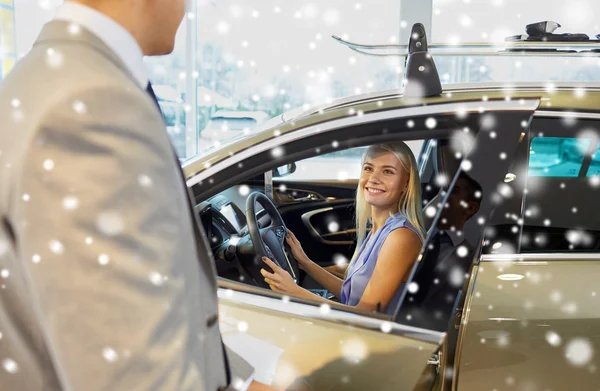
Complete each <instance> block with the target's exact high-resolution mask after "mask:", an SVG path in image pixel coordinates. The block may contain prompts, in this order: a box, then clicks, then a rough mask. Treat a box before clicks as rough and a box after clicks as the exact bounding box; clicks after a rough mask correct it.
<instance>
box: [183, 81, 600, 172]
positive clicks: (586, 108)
mask: <svg viewBox="0 0 600 391" xmlns="http://www.w3.org/2000/svg"><path fill="white" fill-rule="evenodd" d="M526 98H533V99H540V100H541V103H540V107H539V108H538V110H537V111H538V112H539V111H550V112H585V113H590V112H598V111H599V110H600V109H599V108H600V83H583V82H582V83H573V82H569V83H559V82H556V83H489V84H481V83H470V84H456V85H446V86H445V88H444V91H443V93H442V94H441V95H439V96H433V97H423V98H405V97H403V95H402V93H401V92H400V91H399V90H398V89H395V90H388V91H381V92H376V93H370V94H362V95H356V96H351V97H346V98H341V99H337V100H334V101H332V102H331V103H328V104H324V105H318V106H315V107H313V108H310V109H308V110H300V109H295V110H292V111H290V112H287V113H284V114H282V115H281V116H279V117H276V118H274V119H272V120H271V121H268V122H267V123H266V124H264V125H265V126H263V127H261V128H260V129H258V130H257V131H255V132H252V133H251V134H248V135H246V136H245V137H243V138H240V139H238V140H232V141H231V142H230V143H228V144H224V145H223V146H222V147H221V148H219V149H213V150H208V151H207V152H206V153H205V154H203V155H199V156H197V157H195V158H192V159H190V160H189V161H186V162H185V163H184V171H185V174H186V177H187V178H189V177H191V176H194V175H196V174H197V173H199V172H201V171H203V170H204V169H205V167H208V166H210V165H213V164H214V163H216V162H218V161H220V160H223V159H225V158H227V157H228V156H232V155H233V154H235V153H237V152H239V151H241V150H244V149H246V148H248V147H249V146H252V145H255V144H258V143H261V142H263V141H265V140H267V139H269V138H271V137H273V133H274V132H277V134H285V133H287V132H291V131H294V130H295V129H299V128H303V127H306V126H311V125H315V124H317V123H322V122H328V121H333V120H336V119H340V118H344V117H348V116H349V115H360V114H362V113H373V112H378V111H387V110H394V109H400V108H409V107H419V106H429V105H437V104H447V103H461V102H476V101H483V100H496V101H498V100H520V99H526Z"/></svg>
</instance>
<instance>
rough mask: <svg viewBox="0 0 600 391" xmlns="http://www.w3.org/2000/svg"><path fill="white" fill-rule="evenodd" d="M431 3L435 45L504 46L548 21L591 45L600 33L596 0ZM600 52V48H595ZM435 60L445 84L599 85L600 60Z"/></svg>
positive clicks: (439, 0)
mask: <svg viewBox="0 0 600 391" xmlns="http://www.w3.org/2000/svg"><path fill="white" fill-rule="evenodd" d="M432 1H433V15H432V24H433V26H432V37H433V39H432V42H435V43H453V44H458V45H460V44H461V43H466V42H490V43H503V42H505V38H507V37H509V36H514V35H519V34H525V26H526V25H528V24H532V23H536V22H541V21H545V20H550V21H555V22H557V23H559V24H560V25H561V27H560V28H558V29H557V30H555V31H554V33H555V34H562V33H584V34H587V35H588V37H589V38H590V39H592V40H593V39H596V34H600V28H599V27H600V23H599V22H598V21H599V19H600V2H597V1H589V0H575V1H564V0H535V1H527V2H524V1H521V0H487V1H467V0H432ZM598 48H599V45H594V47H590V49H598ZM435 61H436V65H437V67H438V71H439V73H440V77H441V80H442V83H467V82H485V81H490V82H492V81H496V82H497V81H500V82H504V81H531V82H533V81H538V82H551V81H556V82H560V81H581V82H586V81H600V60H599V59H598V58H597V57H577V58H575V57H556V56H555V57H548V56H546V57H544V56H542V55H540V56H519V57H514V56H491V55H490V56H468V55H464V56H460V57H458V56H436V57H435ZM542 64H543V65H542ZM582 85H583V84H582ZM549 88H552V85H549Z"/></svg>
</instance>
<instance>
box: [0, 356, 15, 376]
mask: <svg viewBox="0 0 600 391" xmlns="http://www.w3.org/2000/svg"><path fill="white" fill-rule="evenodd" d="M2 367H3V368H4V370H5V371H6V372H8V373H17V372H19V364H17V363H16V362H15V361H14V360H11V359H10V358H5V359H4V360H2Z"/></svg>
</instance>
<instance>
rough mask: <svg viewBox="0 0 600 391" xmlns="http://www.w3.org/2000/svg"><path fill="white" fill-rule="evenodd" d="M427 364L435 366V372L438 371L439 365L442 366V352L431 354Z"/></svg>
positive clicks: (437, 372)
mask: <svg viewBox="0 0 600 391" xmlns="http://www.w3.org/2000/svg"><path fill="white" fill-rule="evenodd" d="M427 365H434V366H435V373H436V374H439V373H440V367H441V366H442V352H437V353H436V354H434V355H433V357H431V358H430V359H429V360H427Z"/></svg>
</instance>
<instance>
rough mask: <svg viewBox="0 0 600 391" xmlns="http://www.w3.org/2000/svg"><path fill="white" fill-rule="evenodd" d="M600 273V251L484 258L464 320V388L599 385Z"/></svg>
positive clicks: (461, 382)
mask: <svg viewBox="0 0 600 391" xmlns="http://www.w3.org/2000/svg"><path fill="white" fill-rule="evenodd" d="M499 277H500V278H505V280H501V279H499ZM506 278H508V280H506ZM599 279H600V254H593V255H591V254H589V255H588V254H582V255H579V254H549V255H544V254H530V255H486V256H484V257H483V260H482V262H481V263H480V265H479V268H478V270H477V275H476V277H475V279H474V283H472V292H473V295H472V297H471V302H470V306H469V309H468V311H467V313H465V316H464V318H463V329H462V336H461V342H460V345H461V355H460V363H459V364H458V365H459V372H458V379H457V380H458V382H457V384H456V385H457V389H458V390H460V391H463V390H466V391H470V390H473V391H474V390H482V389H494V388H497V389H505V388H506V387H508V386H511V387H513V388H515V389H531V390H546V389H552V390H567V389H572V388H573V387H576V389H578V390H597V389H598V387H599V386H600V373H599V372H598V370H599V369H600V355H599V354H598V349H599V348H600V289H599V288H598V281H599Z"/></svg>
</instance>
